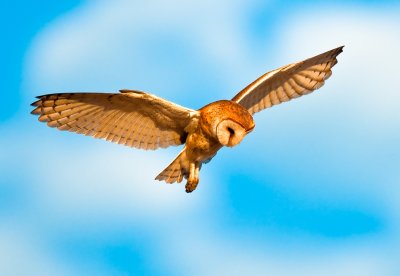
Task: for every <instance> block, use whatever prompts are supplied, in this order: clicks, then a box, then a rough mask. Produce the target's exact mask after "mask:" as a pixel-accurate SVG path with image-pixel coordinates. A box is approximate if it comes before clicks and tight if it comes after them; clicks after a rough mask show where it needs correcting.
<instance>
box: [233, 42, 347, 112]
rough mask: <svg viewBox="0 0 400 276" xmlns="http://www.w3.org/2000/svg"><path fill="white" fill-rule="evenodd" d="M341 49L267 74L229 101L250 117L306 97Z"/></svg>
mask: <svg viewBox="0 0 400 276" xmlns="http://www.w3.org/2000/svg"><path fill="white" fill-rule="evenodd" d="M342 51H343V46H342V47H338V48H336V49H333V50H330V51H328V52H325V53H322V54H320V55H318V56H315V57H312V58H309V59H306V60H304V61H301V62H297V63H292V64H289V65H286V66H283V67H281V68H278V69H276V70H273V71H270V72H268V73H266V74H264V75H262V76H261V77H259V78H258V79H256V80H255V81H254V82H252V83H251V84H249V85H248V86H247V87H246V88H244V89H243V90H242V91H240V92H239V93H238V94H237V95H236V96H235V97H233V99H232V101H235V102H237V103H239V104H241V105H242V106H244V107H245V108H246V109H247V110H248V111H249V112H250V113H251V114H254V113H256V112H259V111H261V110H263V109H266V108H269V107H271V106H273V105H277V104H280V103H282V102H286V101H289V100H291V99H294V98H298V97H300V96H303V95H306V94H309V93H311V92H313V91H314V90H316V89H318V88H320V87H321V86H322V85H324V83H325V80H327V79H328V78H329V77H330V76H331V74H332V71H331V69H332V67H333V66H335V64H336V63H337V59H336V57H337V55H339V54H340V53H341V52H342Z"/></svg>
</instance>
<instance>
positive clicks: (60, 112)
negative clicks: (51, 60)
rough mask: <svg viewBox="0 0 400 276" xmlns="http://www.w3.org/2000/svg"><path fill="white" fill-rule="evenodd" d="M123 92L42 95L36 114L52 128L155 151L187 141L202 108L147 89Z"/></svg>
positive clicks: (33, 112) (36, 105)
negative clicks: (199, 109)
mask: <svg viewBox="0 0 400 276" xmlns="http://www.w3.org/2000/svg"><path fill="white" fill-rule="evenodd" d="M120 92H121V93H61V94H49V95H44V96H39V97H37V98H38V99H39V100H38V101H36V102H34V103H33V104H32V106H35V107H36V108H35V109H34V110H33V111H32V114H36V115H39V116H40V117H39V121H41V122H47V125H48V126H50V127H56V128H58V129H60V130H68V131H73V132H76V133H80V134H84V135H90V136H93V137H95V138H102V139H106V140H107V141H111V142H114V143H118V144H123V145H126V146H130V147H135V148H141V149H146V150H148V149H150V150H154V149H157V148H160V147H161V148H165V147H168V146H176V145H180V144H183V143H184V142H185V140H186V136H187V132H186V131H185V128H186V127H187V126H188V125H189V124H190V123H191V122H193V121H196V120H195V119H196V118H197V117H198V111H195V110H192V109H188V108H185V107H182V106H180V105H177V104H174V103H172V102H169V101H167V100H164V99H162V98H159V97H157V96H154V95H152V94H148V93H145V92H140V91H134V90H121V91H120Z"/></svg>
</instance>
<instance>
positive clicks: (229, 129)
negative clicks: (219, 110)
mask: <svg viewBox="0 0 400 276" xmlns="http://www.w3.org/2000/svg"><path fill="white" fill-rule="evenodd" d="M228 131H229V134H230V135H231V136H232V135H235V131H234V130H233V128H230V127H228Z"/></svg>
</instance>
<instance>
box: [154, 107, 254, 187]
mask: <svg viewBox="0 0 400 276" xmlns="http://www.w3.org/2000/svg"><path fill="white" fill-rule="evenodd" d="M193 122H194V123H192V125H189V127H188V128H186V130H187V131H188V132H189V133H188V136H187V138H186V141H185V147H184V149H183V150H182V152H181V153H180V154H179V155H178V157H177V158H176V159H175V160H174V161H173V162H172V163H171V164H170V165H169V166H168V167H167V168H166V169H165V170H164V171H162V172H161V173H160V174H159V175H158V176H157V177H156V179H157V180H164V181H166V182H167V183H173V182H178V183H179V182H181V181H182V179H183V177H185V178H188V182H187V184H186V192H192V191H193V190H194V189H195V188H196V186H197V184H198V182H199V176H198V175H199V170H200V169H201V165H202V164H204V163H207V162H209V161H210V160H211V159H212V158H213V157H214V156H215V155H216V154H217V152H218V150H220V149H221V148H222V147H223V146H229V147H232V146H234V145H237V144H238V143H240V141H242V139H243V138H244V137H245V135H247V134H248V133H249V132H251V131H252V130H253V129H254V126H255V124H254V120H253V117H252V116H251V115H250V113H249V112H248V111H247V110H246V109H245V108H243V107H242V106H241V105H239V104H237V103H235V102H233V101H228V100H221V101H216V102H213V103H210V104H208V105H206V106H204V107H202V108H201V109H199V110H198V118H196V119H193Z"/></svg>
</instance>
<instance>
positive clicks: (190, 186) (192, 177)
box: [185, 162, 200, 193]
mask: <svg viewBox="0 0 400 276" xmlns="http://www.w3.org/2000/svg"><path fill="white" fill-rule="evenodd" d="M199 167H200V166H199V163H198V162H194V163H190V165H189V178H188V181H187V183H186V186H185V188H186V192H187V193H191V192H193V191H194V190H195V189H196V187H197V184H198V183H199V169H200V168H199Z"/></svg>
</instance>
